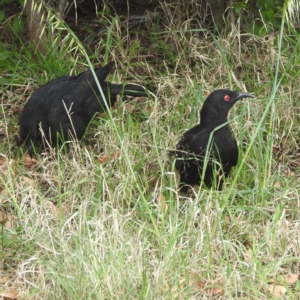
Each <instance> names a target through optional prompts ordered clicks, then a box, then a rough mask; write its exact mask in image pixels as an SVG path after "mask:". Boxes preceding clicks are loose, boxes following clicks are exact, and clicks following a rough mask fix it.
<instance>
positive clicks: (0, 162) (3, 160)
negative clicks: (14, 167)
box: [0, 156, 6, 166]
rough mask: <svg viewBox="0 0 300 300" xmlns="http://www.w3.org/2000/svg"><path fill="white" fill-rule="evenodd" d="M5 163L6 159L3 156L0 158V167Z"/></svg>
mask: <svg viewBox="0 0 300 300" xmlns="http://www.w3.org/2000/svg"><path fill="white" fill-rule="evenodd" d="M5 162H6V158H5V157H3V156H0V166H2V165H3V164H4V163H5Z"/></svg>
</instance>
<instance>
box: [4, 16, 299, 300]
mask: <svg viewBox="0 0 300 300" xmlns="http://www.w3.org/2000/svg"><path fill="white" fill-rule="evenodd" d="M166 13H167V11H166ZM168 18H171V16H170V15H168ZM175 21H176V20H172V22H171V21H170V22H168V23H166V24H159V23H158V22H157V21H155V20H154V21H152V22H151V21H148V23H147V26H145V28H143V30H141V31H140V32H132V33H131V32H128V31H126V30H124V28H123V27H122V26H121V25H120V22H119V20H118V18H114V19H112V20H106V22H105V24H106V26H107V35H106V36H104V37H103V38H104V39H103V40H101V39H99V41H96V42H97V45H96V49H97V50H96V51H97V52H96V55H95V54H94V55H93V56H92V57H94V59H93V61H92V63H93V64H94V65H97V64H99V63H100V64H103V63H104V62H106V61H107V60H108V58H109V57H113V59H114V60H115V61H116V63H117V66H118V69H117V71H116V72H115V74H113V75H112V76H111V77H110V78H109V80H111V81H115V82H124V81H128V82H132V81H134V82H145V81H147V82H152V83H153V82H154V83H155V85H156V86H158V89H159V94H158V96H156V97H151V98H150V99H148V100H143V101H138V100H134V101H132V102H131V104H132V106H133V107H131V108H130V109H128V106H126V104H122V103H120V105H119V106H118V107H117V108H116V109H114V110H111V112H109V113H107V114H104V115H101V116H97V117H95V119H94V120H93V122H92V124H91V126H90V127H89V129H88V131H87V133H86V135H85V137H84V139H83V140H82V141H81V142H80V143H77V142H72V143H71V145H70V148H69V150H68V149H67V150H65V151H63V150H62V151H58V152H55V151H53V152H50V153H46V152H42V153H41V154H40V155H39V156H38V157H37V162H36V163H33V162H32V161H30V160H29V161H28V160H25V161H24V154H25V151H26V149H25V147H17V146H16V142H15V140H16V138H17V136H18V128H17V118H18V115H17V114H13V111H14V109H15V108H18V107H19V106H20V105H23V104H24V103H25V102H26V100H27V99H28V97H29V96H30V95H31V94H32V92H33V91H34V90H35V88H36V87H38V86H40V85H41V84H43V83H45V82H47V81H48V80H50V79H52V78H55V77H57V76H60V75H64V74H68V73H69V72H72V73H73V74H78V73H79V72H80V71H82V70H84V69H85V68H86V67H87V66H88V65H89V61H88V59H87V58H88V53H87V52H85V50H84V47H83V46H82V45H81V43H80V42H79V41H78V40H77V38H76V36H74V35H73V34H72V33H71V32H69V33H68V34H67V35H66V37H65V48H64V50H62V49H61V48H60V47H59V44H57V45H58V46H57V47H54V49H53V51H52V53H51V56H50V58H49V59H48V58H45V59H41V62H40V64H37V63H36V62H35V61H34V59H33V58H32V55H31V53H32V49H28V47H27V44H26V43H25V42H24V41H23V40H22V39H20V38H16V36H15V38H14V39H15V42H14V43H10V44H5V43H2V44H0V47H1V51H0V52H1V60H0V69H1V73H2V75H1V77H0V86H1V91H2V92H1V100H2V101H1V115H2V118H1V120H0V125H1V127H0V128H1V129H2V128H3V129H6V131H7V134H4V135H1V136H0V138H1V145H0V153H1V156H2V157H4V158H5V162H4V163H3V164H2V165H1V167H0V168H1V170H0V187H1V192H0V195H1V198H0V206H1V218H2V219H1V235H0V236H1V243H0V256H1V257H2V266H1V268H0V278H1V284H2V286H0V295H2V296H3V293H8V292H9V291H15V292H16V293H18V295H19V298H20V299H210V298H213V297H223V298H224V299H272V297H274V298H275V296H276V293H275V292H274V291H273V290H272V287H273V286H274V287H279V289H280V291H282V290H283V289H282V288H285V289H286V290H285V292H286V294H285V295H286V297H287V298H288V299H298V298H299V287H300V286H299V281H296V282H294V283H289V282H288V280H287V278H289V276H290V274H297V275H298V274H299V256H300V244H299V238H298V237H299V225H300V221H299V203H300V196H299V191H300V181H299V167H298V169H297V167H295V166H297V163H298V161H299V150H298V145H299V128H300V122H299V100H298V98H299V80H298V75H299V63H300V52H299V35H298V33H297V32H296V31H293V30H292V29H290V31H287V30H285V31H283V30H282V32H281V33H282V38H280V34H277V33H273V35H270V36H266V37H264V38H258V37H256V36H253V35H250V34H236V33H235V34H227V35H225V34H223V35H220V36H217V35H212V34H211V33H209V32H208V31H200V30H194V29H192V28H191V26H190V24H189V23H188V22H186V23H184V24H183V25H182V26H181V27H180V26H179V25H178V24H175ZM168 24H170V26H168ZM3 26H4V25H3ZM55 26H56V28H58V29H59V28H64V27H62V26H64V25H63V24H61V23H55ZM176 26H177V27H176ZM170 27H171V28H170ZM6 30H9V28H8V27H6ZM58 32H60V31H59V30H58ZM58 40H59V39H57V40H56V42H57V41H58ZM278 40H279V41H281V42H282V43H283V44H284V47H283V46H282V47H281V48H280V43H278ZM57 43H58V42H57ZM55 45H56V44H55ZM124 45H126V47H125V46H124ZM137 45H140V46H139V47H138V46H137ZM95 57H96V58H97V59H95ZM138 67H140V68H142V71H141V72H142V74H141V72H137V71H136V70H137V68H138ZM276 74H278V77H277V76H276ZM217 88H233V89H236V90H242V91H248V92H251V93H253V94H254V95H255V96H256V98H255V99H249V100H244V101H242V102H240V103H239V104H238V105H236V106H235V107H234V109H233V110H232V112H231V114H230V123H231V128H232V130H233V132H234V134H235V136H236V138H237V141H238V143H239V149H240V157H239V163H238V166H237V167H236V168H235V169H234V170H233V171H232V174H231V176H230V178H229V179H228V180H227V183H226V186H225V187H224V191H222V192H216V191H213V190H208V189H205V188H204V187H200V188H199V187H194V189H193V190H192V191H191V192H190V193H189V194H188V195H181V194H179V193H178V192H177V185H176V180H177V179H176V173H175V171H174V161H172V159H171V158H169V157H168V150H169V149H174V147H175V145H176V143H177V141H178V139H179V137H180V136H181V134H182V133H183V132H184V131H185V130H187V129H188V128H190V127H191V126H193V125H194V124H196V123H197V122H198V118H199V109H200V107H201V105H202V103H203V101H204V99H205V97H206V95H205V91H207V90H209V91H212V90H214V89H217ZM103 155H106V157H108V158H111V159H109V160H108V161H106V162H104V163H99V159H100V158H101V157H102V158H103Z"/></svg>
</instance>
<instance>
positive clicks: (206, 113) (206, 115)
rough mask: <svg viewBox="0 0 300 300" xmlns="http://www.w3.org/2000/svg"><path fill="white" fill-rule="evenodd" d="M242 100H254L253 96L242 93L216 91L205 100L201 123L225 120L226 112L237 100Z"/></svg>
mask: <svg viewBox="0 0 300 300" xmlns="http://www.w3.org/2000/svg"><path fill="white" fill-rule="evenodd" d="M243 98H254V96H253V95H251V94H248V93H243V92H234V91H231V90H216V91H214V92H212V93H211V94H210V95H209V96H208V97H207V98H206V100H205V102H204V104H203V106H202V108H201V111H200V117H201V122H202V121H211V120H213V119H216V118H217V119H220V121H222V122H224V121H226V120H227V116H228V112H229V110H230V109H231V107H232V106H233V105H234V103H236V102H237V101H238V100H240V99H243Z"/></svg>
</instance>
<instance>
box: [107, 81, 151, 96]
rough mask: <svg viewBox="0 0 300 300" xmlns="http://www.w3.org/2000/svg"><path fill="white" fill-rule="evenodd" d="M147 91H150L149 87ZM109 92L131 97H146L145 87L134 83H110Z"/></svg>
mask: <svg viewBox="0 0 300 300" xmlns="http://www.w3.org/2000/svg"><path fill="white" fill-rule="evenodd" d="M152 90H153V89H152ZM149 91H151V89H149ZM110 92H111V94H112V95H120V94H121V95H126V96H133V97H148V93H147V92H146V90H145V88H144V87H142V86H140V85H136V84H125V85H122V84H111V88H110Z"/></svg>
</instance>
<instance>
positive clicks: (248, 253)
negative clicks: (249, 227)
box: [244, 249, 253, 263]
mask: <svg viewBox="0 0 300 300" xmlns="http://www.w3.org/2000/svg"><path fill="white" fill-rule="evenodd" d="M244 259H245V261H246V262H247V263H252V262H253V254H252V251H251V249H248V250H247V251H246V252H245V254H244Z"/></svg>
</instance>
